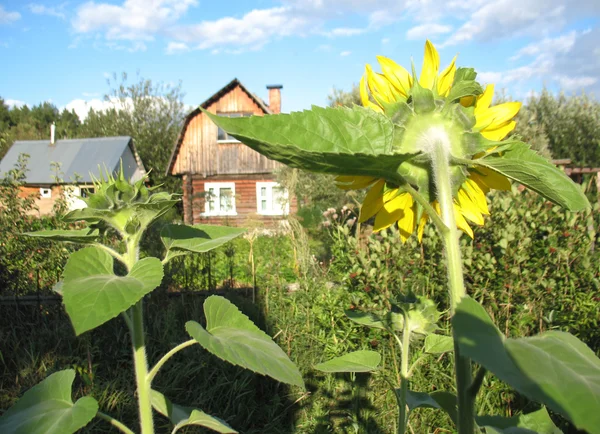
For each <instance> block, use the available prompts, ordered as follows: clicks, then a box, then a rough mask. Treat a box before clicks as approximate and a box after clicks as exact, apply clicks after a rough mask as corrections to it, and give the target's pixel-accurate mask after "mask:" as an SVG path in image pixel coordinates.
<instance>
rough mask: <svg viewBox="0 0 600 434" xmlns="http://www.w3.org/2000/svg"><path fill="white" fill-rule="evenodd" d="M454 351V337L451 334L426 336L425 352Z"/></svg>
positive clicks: (441, 352)
mask: <svg viewBox="0 0 600 434" xmlns="http://www.w3.org/2000/svg"><path fill="white" fill-rule="evenodd" d="M452 351H454V339H452V337H451V336H444V335H436V334H433V333H432V334H430V335H427V337H426V338H425V352H426V353H428V354H443V353H450V352H452Z"/></svg>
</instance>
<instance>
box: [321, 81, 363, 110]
mask: <svg viewBox="0 0 600 434" xmlns="http://www.w3.org/2000/svg"><path fill="white" fill-rule="evenodd" d="M327 102H328V103H329V107H337V106H344V107H351V106H352V105H354V104H356V105H362V101H361V99H360V91H359V88H358V85H357V84H356V83H353V84H352V89H351V90H350V92H346V91H345V90H342V89H338V88H336V87H334V88H333V90H332V91H331V93H330V94H329V95H328V96H327Z"/></svg>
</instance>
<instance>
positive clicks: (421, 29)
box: [406, 23, 452, 40]
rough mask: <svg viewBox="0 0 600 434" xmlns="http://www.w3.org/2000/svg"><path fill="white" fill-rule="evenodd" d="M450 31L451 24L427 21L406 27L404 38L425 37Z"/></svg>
mask: <svg viewBox="0 0 600 434" xmlns="http://www.w3.org/2000/svg"><path fill="white" fill-rule="evenodd" d="M451 31H452V26H447V25H444V24H436V23H427V24H420V25H418V26H415V27H412V28H410V29H408V31H407V32H406V39H412V40H414V39H425V38H431V37H432V36H435V35H442V34H444V33H450V32H451Z"/></svg>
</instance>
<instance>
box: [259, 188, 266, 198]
mask: <svg viewBox="0 0 600 434" xmlns="http://www.w3.org/2000/svg"><path fill="white" fill-rule="evenodd" d="M260 197H267V187H261V188H260Z"/></svg>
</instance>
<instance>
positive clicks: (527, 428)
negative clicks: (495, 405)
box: [476, 407, 562, 434]
mask: <svg viewBox="0 0 600 434" xmlns="http://www.w3.org/2000/svg"><path fill="white" fill-rule="evenodd" d="M476 419H477V424H478V425H479V426H481V427H485V428H486V432H487V433H493V432H497V433H515V434H531V433H537V434H562V431H561V430H560V429H558V428H557V427H556V425H554V422H552V419H551V418H550V415H549V414H548V410H546V408H545V407H543V408H541V409H540V410H537V411H532V412H531V413H527V414H520V415H519V416H514V417H499V416H478V417H477V418H476ZM491 427H493V428H494V429H493V430H491V429H490V428H491ZM519 428H520V429H519Z"/></svg>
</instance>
